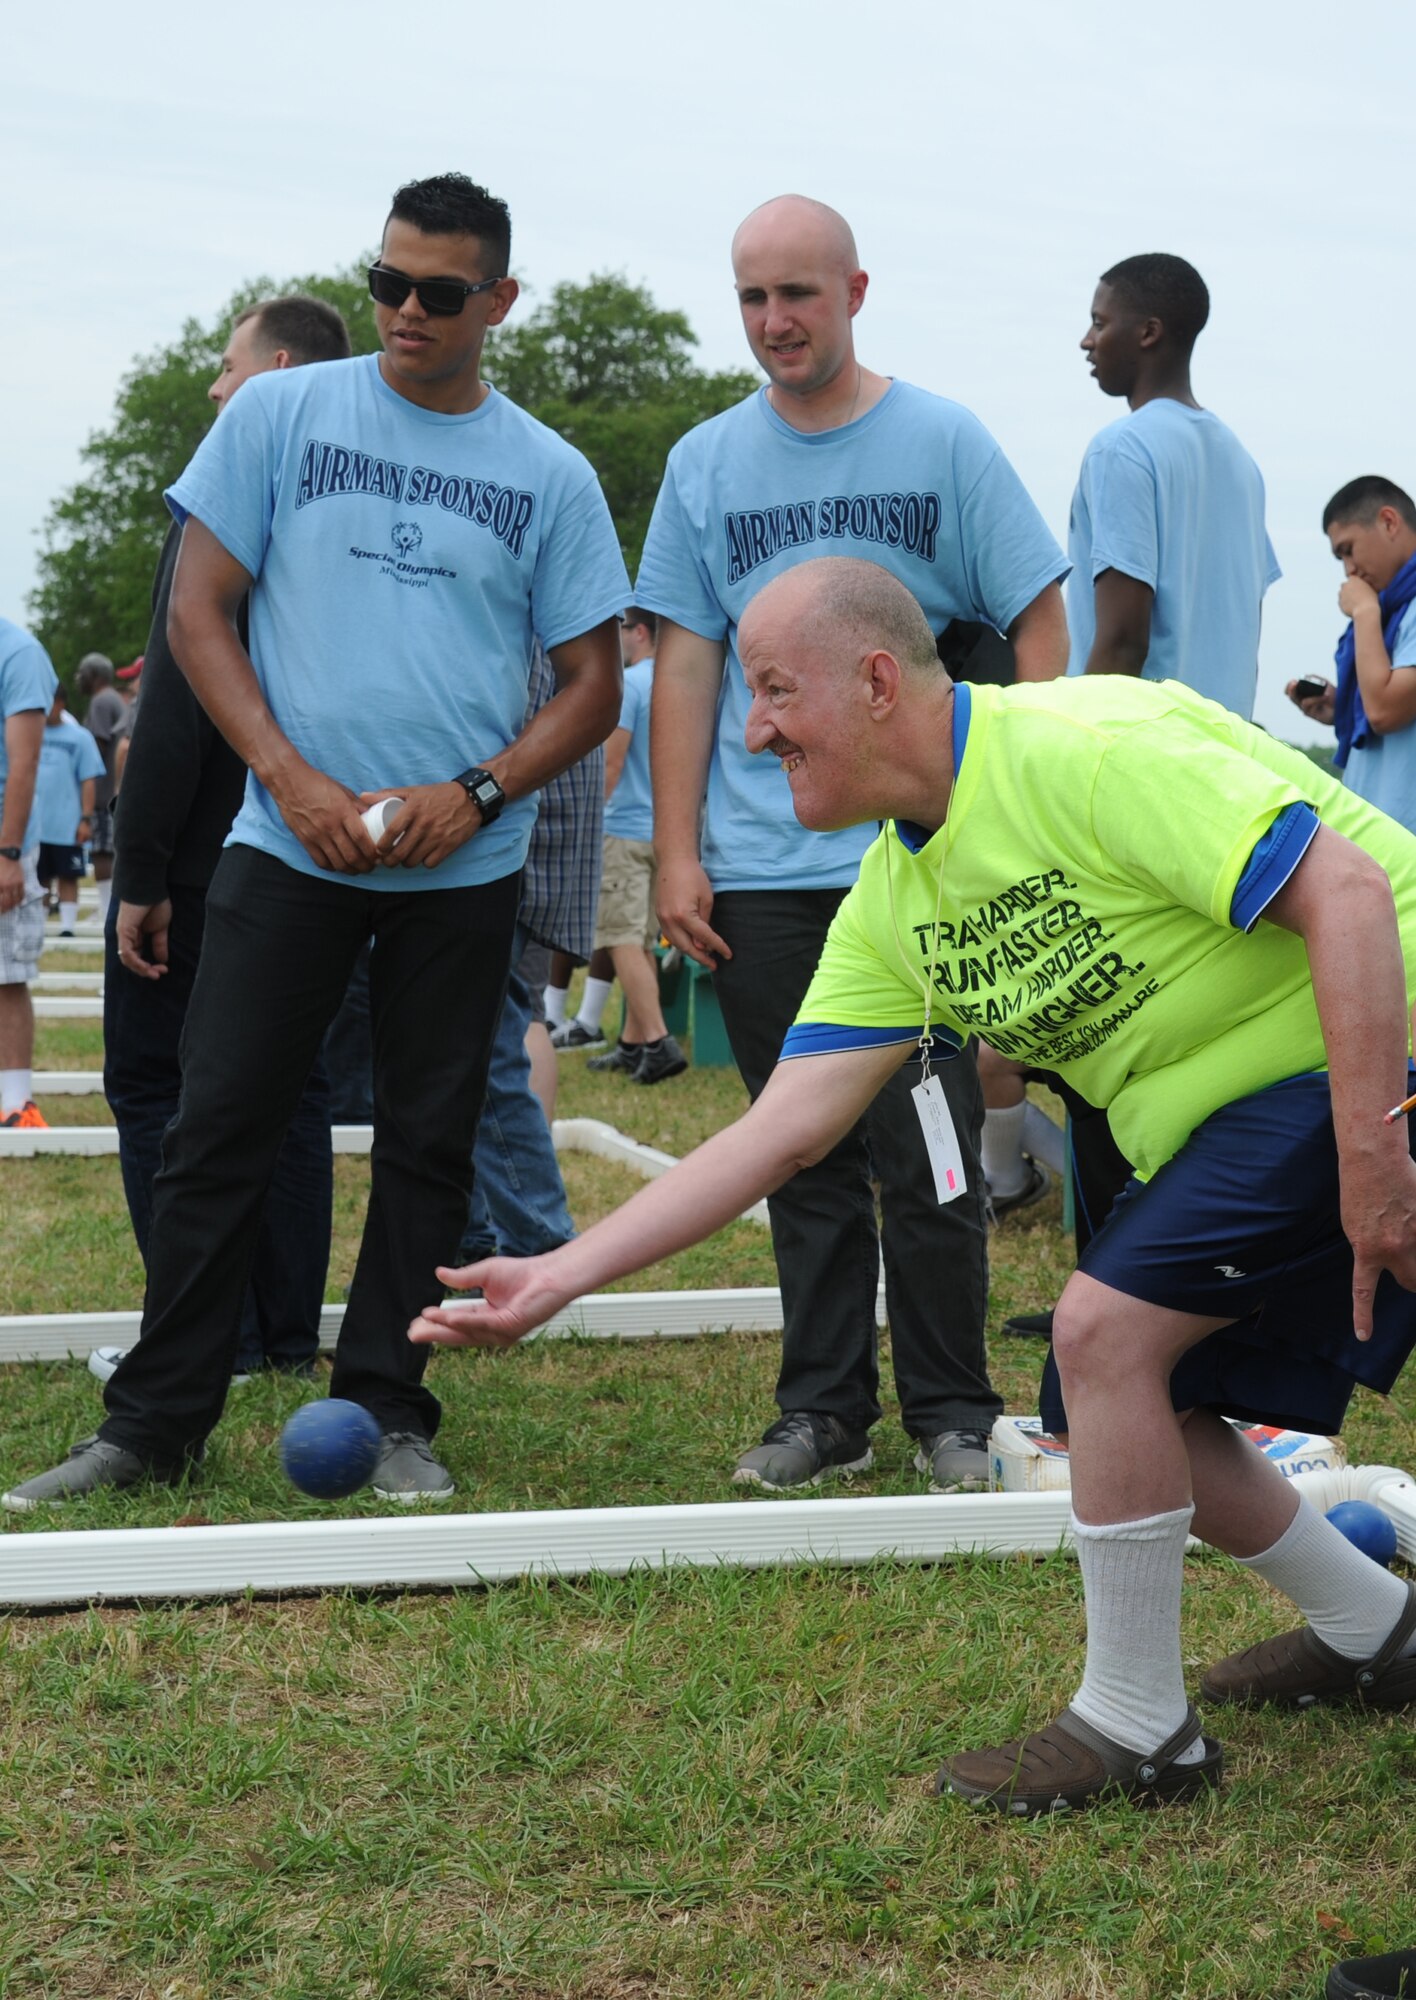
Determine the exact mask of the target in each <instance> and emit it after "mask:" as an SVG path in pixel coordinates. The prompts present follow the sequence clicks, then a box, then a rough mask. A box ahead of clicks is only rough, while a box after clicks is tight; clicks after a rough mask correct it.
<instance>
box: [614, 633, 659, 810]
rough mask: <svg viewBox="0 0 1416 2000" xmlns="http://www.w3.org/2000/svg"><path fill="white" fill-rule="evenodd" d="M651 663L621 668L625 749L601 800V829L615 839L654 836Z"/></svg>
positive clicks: (640, 661)
mask: <svg viewBox="0 0 1416 2000" xmlns="http://www.w3.org/2000/svg"><path fill="white" fill-rule="evenodd" d="M653 686H654V662H653V660H652V659H649V660H638V661H636V662H635V664H634V665H633V666H632V667H626V668H625V670H624V697H623V699H622V701H621V702H620V719H619V726H620V728H621V729H627V730H628V731H629V748H628V750H626V751H625V753H624V763H623V764H622V765H621V766H620V774H619V778H618V781H617V782H616V785H615V788H614V790H613V791H612V792H611V793H610V796H609V798H608V799H606V801H605V831H606V833H612V834H614V835H615V836H616V838H617V839H619V840H652V839H653V838H654V794H653V791H652V789H651V787H650V784H649V698H650V695H651V693H652V691H653Z"/></svg>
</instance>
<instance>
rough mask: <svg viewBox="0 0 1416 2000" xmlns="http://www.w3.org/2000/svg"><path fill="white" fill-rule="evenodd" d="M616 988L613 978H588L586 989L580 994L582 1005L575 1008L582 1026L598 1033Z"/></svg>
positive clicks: (576, 1015)
mask: <svg viewBox="0 0 1416 2000" xmlns="http://www.w3.org/2000/svg"><path fill="white" fill-rule="evenodd" d="M614 990H615V982H614V981H613V979H587V980H586V982H585V991H584V992H583V993H582V994H581V996H580V1005H579V1006H578V1007H577V1008H576V1010H575V1018H576V1020H577V1021H579V1023H580V1025H581V1027H582V1028H589V1029H590V1030H591V1032H592V1033H595V1034H598V1033H599V1029H600V1021H601V1017H602V1016H603V1014H604V1011H605V1007H606V1005H607V1003H608V1001H609V997H610V995H611V994H612V993H613V992H614Z"/></svg>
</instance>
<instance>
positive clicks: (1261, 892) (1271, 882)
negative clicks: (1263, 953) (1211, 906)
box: [1229, 800, 1321, 931]
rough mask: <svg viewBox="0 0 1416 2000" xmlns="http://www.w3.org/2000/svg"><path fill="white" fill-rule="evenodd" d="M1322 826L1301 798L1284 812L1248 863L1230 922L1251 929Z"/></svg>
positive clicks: (1232, 903) (1238, 926)
mask: <svg viewBox="0 0 1416 2000" xmlns="http://www.w3.org/2000/svg"><path fill="white" fill-rule="evenodd" d="M1320 825H1321V821H1320V820H1319V818H1318V816H1317V814H1316V813H1315V812H1314V811H1313V808H1312V807H1311V806H1309V805H1304V804H1303V802H1302V801H1301V800H1297V801H1295V802H1294V804H1293V805H1291V806H1285V807H1284V809H1283V811H1282V812H1281V813H1280V814H1279V815H1278V818H1277V819H1276V820H1274V822H1273V824H1272V825H1271V826H1270V827H1269V830H1268V832H1267V833H1266V834H1265V835H1264V837H1263V839H1262V840H1260V841H1259V843H1258V845H1257V846H1256V847H1255V849H1254V851H1253V853H1252V854H1251V855H1250V856H1249V859H1248V860H1247V861H1246V862H1245V864H1244V873H1243V874H1242V875H1241V876H1240V877H1239V881H1238V884H1237V886H1236V888H1235V891H1234V897H1233V900H1232V901H1231V903H1230V905H1229V921H1230V923H1231V924H1233V926H1234V928H1235V930H1236V931H1251V930H1252V929H1253V928H1254V925H1255V924H1256V923H1257V922H1258V921H1259V918H1260V917H1261V916H1262V915H1263V913H1264V911H1265V910H1266V909H1267V908H1268V906H1269V904H1270V903H1271V902H1272V901H1273V899H1274V897H1275V896H1276V895H1277V894H1278V892H1279V890H1280V889H1281V888H1282V887H1283V886H1284V884H1285V883H1286V882H1287V880H1288V878H1289V877H1290V875H1292V873H1293V871H1294V869H1295V868H1296V867H1297V866H1298V863H1299V862H1300V861H1301V860H1302V859H1303V856H1304V855H1305V854H1306V853H1307V851H1308V848H1309V845H1310V844H1311V842H1312V838H1313V835H1314V834H1315V833H1316V832H1317V830H1318V827H1319V826H1320Z"/></svg>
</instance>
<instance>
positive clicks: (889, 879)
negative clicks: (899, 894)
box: [885, 820, 948, 1083]
mask: <svg viewBox="0 0 1416 2000" xmlns="http://www.w3.org/2000/svg"><path fill="white" fill-rule="evenodd" d="M899 837H900V836H899V834H898V832H897V831H896V829H895V822H894V821H893V820H892V821H891V822H890V830H889V832H888V833H887V834H886V836H885V893H886V895H887V896H888V898H889V902H890V929H891V930H892V931H893V932H894V934H895V945H896V948H897V949H898V951H899V954H900V957H901V959H902V960H903V961H904V966H905V970H906V971H907V972H908V973H910V974H911V975H912V976H913V977H914V978H916V979H918V981H919V984H920V990H921V992H922V993H923V994H924V1026H923V1027H922V1028H921V1029H920V1031H919V1074H920V1081H921V1083H928V1081H929V1076H930V1070H929V1051H930V1048H931V1046H932V1040H931V1036H930V1033H929V1017H930V1014H931V1013H932V1012H933V1008H934V982H933V980H932V979H929V978H927V977H926V976H925V974H924V973H922V972H919V971H917V970H916V967H915V963H914V960H913V959H912V958H911V957H910V955H909V953H908V952H907V951H906V950H905V941H904V939H903V938H902V937H901V936H900V925H899V920H898V919H897V917H896V915H895V876H894V871H893V869H892V868H891V865H890V851H891V849H892V848H893V846H894V844H895V842H896V841H897V840H898V839H899ZM946 846H947V843H946ZM947 860H948V855H947V854H946V855H945V856H944V857H943V858H942V859H941V861H940V863H939V892H938V894H937V895H936V896H935V898H934V939H933V949H934V951H935V953H937V952H938V950H939V912H940V911H941V910H942V909H943V907H944V868H945V863H946V862H947ZM931 962H932V961H931Z"/></svg>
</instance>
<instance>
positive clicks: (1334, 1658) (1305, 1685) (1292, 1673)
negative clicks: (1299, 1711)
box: [1200, 1583, 1416, 1708]
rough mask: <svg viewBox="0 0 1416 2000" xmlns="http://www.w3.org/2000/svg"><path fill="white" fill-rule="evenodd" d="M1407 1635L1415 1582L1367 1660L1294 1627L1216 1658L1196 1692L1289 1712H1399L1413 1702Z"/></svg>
mask: <svg viewBox="0 0 1416 2000" xmlns="http://www.w3.org/2000/svg"><path fill="white" fill-rule="evenodd" d="M1413 1631H1416V1584H1410V1583H1408V1584H1407V1586H1406V1609H1405V1610H1404V1611H1403V1612H1402V1614H1401V1616H1400V1617H1399V1618H1398V1619H1397V1621H1396V1623H1395V1625H1394V1626H1393V1627H1392V1629H1391V1632H1390V1634H1389V1635H1388V1637H1387V1642H1386V1644H1385V1645H1384V1646H1383V1647H1382V1648H1381V1651H1380V1652H1377V1653H1374V1654H1373V1655H1372V1657H1371V1659H1370V1660H1349V1659H1348V1658H1347V1657H1346V1655H1345V1654H1342V1653H1335V1652H1334V1651H1333V1649H1332V1647H1331V1646H1329V1645H1327V1644H1326V1643H1325V1642H1324V1641H1323V1640H1322V1639H1320V1638H1319V1637H1318V1635H1317V1633H1316V1632H1315V1631H1314V1630H1313V1629H1312V1627H1311V1626H1310V1625H1299V1626H1298V1627H1297V1628H1296V1629H1295V1630H1294V1631H1292V1632H1280V1633H1279V1635H1278V1637H1277V1638H1275V1639H1261V1640H1260V1641H1259V1644H1258V1645H1257V1646H1248V1647H1246V1648H1245V1649H1244V1651H1243V1652H1242V1653H1231V1654H1230V1655H1229V1657H1228V1659H1227V1660H1217V1661H1216V1662H1215V1664H1214V1665H1213V1666H1212V1667H1211V1668H1210V1670H1209V1672H1208V1673H1207V1674H1206V1675H1205V1677H1204V1679H1203V1680H1202V1681H1201V1682H1200V1693H1201V1695H1202V1696H1203V1697H1204V1699H1205V1700H1206V1701H1228V1702H1260V1701H1276V1702H1285V1703H1287V1705H1288V1706H1289V1707H1290V1708H1311V1707H1313V1705H1314V1704H1315V1703H1316V1702H1334V1703H1343V1702H1346V1703H1351V1704H1353V1705H1355V1706H1358V1707H1362V1708H1405V1707H1406V1706H1407V1704H1408V1703H1409V1702H1413V1701H1416V1653H1408V1654H1406V1655H1405V1656H1404V1657H1402V1654H1401V1649H1402V1647H1403V1646H1404V1645H1405V1644H1406V1641H1407V1640H1408V1639H1409V1638H1410V1636H1411V1634H1412V1632H1413Z"/></svg>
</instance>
